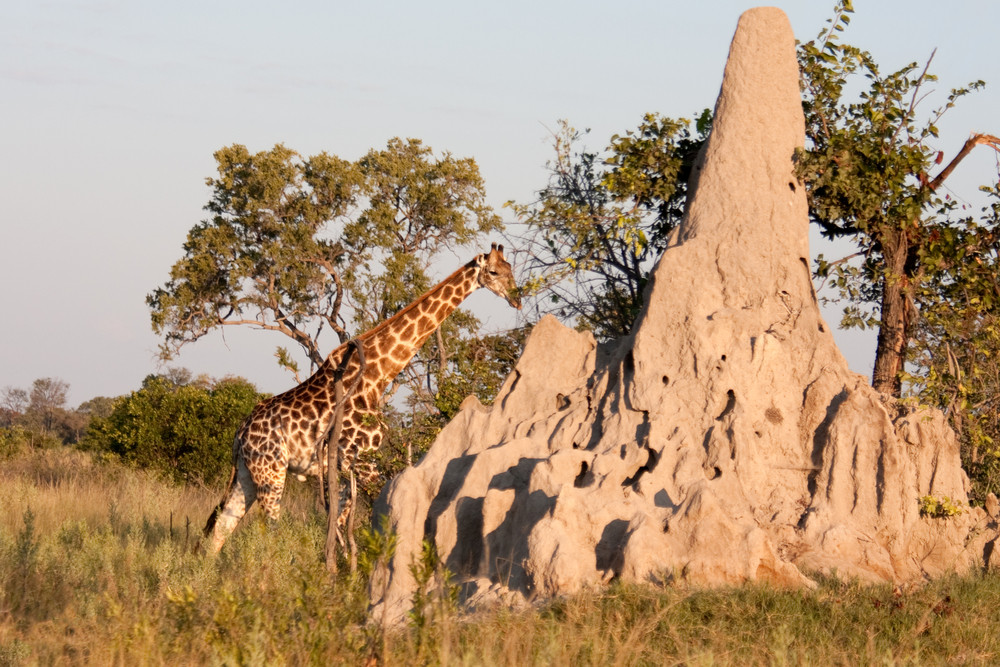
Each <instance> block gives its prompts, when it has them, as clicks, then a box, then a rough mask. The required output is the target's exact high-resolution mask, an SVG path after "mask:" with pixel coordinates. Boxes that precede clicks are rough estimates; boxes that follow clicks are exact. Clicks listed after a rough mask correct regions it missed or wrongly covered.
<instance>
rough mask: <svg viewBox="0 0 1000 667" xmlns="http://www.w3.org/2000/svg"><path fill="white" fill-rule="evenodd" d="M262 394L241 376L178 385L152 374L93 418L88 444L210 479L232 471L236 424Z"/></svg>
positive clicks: (186, 477) (183, 475) (172, 472)
mask: <svg viewBox="0 0 1000 667" xmlns="http://www.w3.org/2000/svg"><path fill="white" fill-rule="evenodd" d="M261 398H262V395H261V394H259V393H258V392H257V389H256V388H255V387H254V386H253V384H251V383H250V382H248V381H247V380H244V379H242V378H226V379H223V380H219V381H217V382H214V383H211V382H208V383H205V382H202V383H195V384H183V385H178V384H176V383H174V382H172V381H171V380H170V379H169V378H166V377H163V376H150V377H148V378H146V380H145V381H144V382H143V386H142V388H141V389H139V390H138V391H134V392H132V393H131V394H129V395H128V396H123V397H121V398H119V399H118V400H117V401H116V402H115V404H114V408H113V409H112V411H111V414H110V416H108V417H97V418H95V419H94V420H93V421H92V422H91V424H90V428H89V429H88V432H87V435H86V437H85V438H84V442H83V447H84V448H86V449H91V450H96V451H106V452H111V453H113V454H116V455H118V456H120V457H121V458H122V459H123V460H124V461H126V462H128V463H130V464H132V465H135V466H138V467H141V468H148V469H153V470H158V471H160V472H163V473H166V474H167V475H168V476H169V477H171V478H172V479H174V480H175V481H178V482H180V481H199V482H206V483H210V482H213V481H216V480H218V479H219V478H221V477H223V476H224V475H226V474H228V471H229V467H230V465H231V463H232V442H233V436H234V435H235V433H236V429H237V428H238V427H239V425H240V423H241V422H242V421H243V420H244V419H245V418H246V416H247V415H248V414H250V411H251V410H252V409H253V407H254V405H256V404H257V402H258V401H259V400H260V399H261Z"/></svg>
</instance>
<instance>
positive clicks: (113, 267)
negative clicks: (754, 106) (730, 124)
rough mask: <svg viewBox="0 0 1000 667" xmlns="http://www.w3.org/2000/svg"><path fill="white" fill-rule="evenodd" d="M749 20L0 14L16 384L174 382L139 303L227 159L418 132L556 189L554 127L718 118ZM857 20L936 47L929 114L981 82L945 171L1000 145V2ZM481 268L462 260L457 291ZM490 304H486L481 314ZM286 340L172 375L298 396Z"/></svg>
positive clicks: (663, 2) (804, 7) (674, 15)
mask: <svg viewBox="0 0 1000 667" xmlns="http://www.w3.org/2000/svg"><path fill="white" fill-rule="evenodd" d="M751 6H754V3H752V2H741V1H736V0H719V1H706V2H694V1H689V2H669V1H667V0H647V1H637V0H619V1H618V2H613V3H612V2H607V1H603V2H590V1H580V0H577V1H574V2H566V1H561V2H548V1H546V0H531V1H530V2H522V1H520V0H513V1H512V0H508V1H507V2H503V3H475V2H468V0H466V1H464V2H452V1H448V2H432V1H428V2H412V1H411V2H396V1H391V2H386V1H383V2H378V1H374V2H351V3H346V2H338V1H328V2H288V3H276V2H258V1H256V0H251V1H248V0H241V1H240V2H235V1H213V2H204V1H202V0H199V1H198V2H190V1H187V0H181V1H176V2H156V3H153V2H145V1H142V2H140V1H136V0H132V1H124V0H95V1H88V0H72V1H70V0H53V1H45V0H39V1H37V2H4V3H2V4H0V158H2V159H0V284H2V286H3V290H2V297H0V388H2V387H4V386H7V385H13V386H17V387H24V388H28V387H30V385H31V382H32V381H33V380H34V379H36V378H39V377H58V378H61V379H63V380H65V381H67V382H68V383H69V384H70V396H69V400H70V403H71V404H72V405H73V406H75V405H77V404H79V403H80V402H82V401H85V400H87V399H89V398H92V397H94V396H98V395H105V396H115V395H119V394H122V393H126V392H128V391H131V390H133V389H136V388H137V387H138V386H139V384H140V382H141V381H142V379H143V378H144V377H145V376H146V375H147V374H149V373H152V372H156V371H157V370H158V367H157V362H156V359H155V353H156V348H157V344H158V342H159V341H158V339H157V338H156V337H155V336H154V335H153V333H152V331H151V329H150V325H149V312H148V309H147V307H146V304H145V296H146V294H148V293H149V292H150V291H152V290H153V289H154V288H156V287H157V286H159V285H161V284H162V283H163V282H164V281H165V280H166V279H167V277H168V272H169V270H170V267H171V265H172V264H173V263H174V262H175V261H176V260H177V259H178V258H179V257H180V256H181V253H182V249H181V244H182V243H183V241H184V239H185V236H186V234H187V231H188V230H189V229H190V228H191V227H192V226H193V225H194V224H196V223H197V222H198V221H199V220H201V219H202V218H203V217H204V212H203V211H202V207H203V206H204V205H205V203H206V202H207V201H208V197H209V190H208V188H207V187H206V186H205V178H206V177H208V176H211V175H213V173H214V161H213V158H212V153H213V152H214V151H216V150H218V149H219V148H221V147H223V146H226V145H229V144H232V143H241V144H245V145H246V146H247V147H248V148H250V149H251V150H253V151H257V150H263V149H267V148H270V147H271V146H273V145H274V144H275V143H278V142H281V143H284V144H285V145H286V146H288V147H289V148H292V149H294V150H297V151H299V152H300V153H302V154H305V155H310V154H314V153H317V152H319V151H327V152H329V153H333V154H336V155H339V156H340V157H343V158H345V159H351V160H354V159H357V158H358V157H360V156H361V155H362V154H364V153H365V152H366V151H367V150H368V149H369V148H373V147H379V148H380V147H384V146H385V142H386V141H387V140H388V139H389V138H391V137H396V136H399V137H416V138H420V139H422V140H423V141H424V142H425V143H426V144H427V145H429V146H431V147H432V148H433V149H434V150H435V151H438V152H441V151H449V152H451V153H452V154H453V155H455V156H458V157H467V156H471V157H474V158H475V159H476V160H477V162H478V164H479V166H480V169H481V171H482V173H483V175H484V177H485V180H486V187H487V192H488V195H489V199H490V202H491V203H492V204H493V205H494V207H496V208H497V209H498V210H499V209H500V206H501V204H502V203H503V202H504V201H507V200H509V199H516V200H518V201H526V200H528V199H530V198H531V196H532V193H533V192H534V191H535V190H537V189H538V188H539V187H541V186H542V185H543V184H544V178H545V174H544V163H545V161H546V159H548V158H549V157H550V148H549V146H548V143H547V141H548V137H549V129H550V128H554V127H555V126H556V122H557V120H558V119H560V118H565V119H567V120H569V121H570V122H571V123H572V124H573V125H574V126H576V127H578V128H584V127H589V128H592V134H591V137H592V139H591V140H590V142H589V143H590V145H591V147H593V148H601V147H603V146H604V145H606V143H607V140H608V138H609V137H610V136H611V135H612V134H614V133H616V132H619V133H620V132H623V131H625V130H628V129H630V128H634V127H635V126H636V125H637V124H638V123H639V122H640V120H641V118H642V114H643V113H645V112H649V111H656V112H660V113H663V114H665V115H668V116H688V117H690V116H691V114H693V113H695V112H696V111H698V110H700V109H702V108H704V107H708V106H712V105H714V103H715V97H716V95H717V94H718V89H719V84H720V82H721V78H722V70H723V66H724V64H725V58H726V54H727V51H728V47H729V41H730V39H731V38H732V34H733V30H734V29H735V26H736V21H737V19H738V17H739V15H740V13H741V12H742V11H743V10H745V9H747V8H749V7H751ZM832 8H833V0H830V1H829V2H821V1H818V0H808V1H805V0H798V1H797V2H787V3H785V6H784V7H783V9H785V11H786V12H787V13H788V15H789V18H790V20H791V22H792V26H793V29H794V30H795V33H796V36H797V37H798V38H799V39H802V40H808V39H811V38H813V37H814V36H816V34H817V33H818V32H819V31H820V29H821V28H822V27H823V22H824V20H825V19H827V18H829V17H830V15H831V14H832ZM855 9H856V10H857V13H856V14H855V15H854V18H853V22H852V25H851V28H850V30H849V31H848V32H847V33H846V35H845V40H846V41H848V42H850V43H853V44H855V45H857V46H860V47H862V48H866V49H868V50H870V51H872V52H873V54H874V55H875V56H876V60H877V61H878V62H879V63H880V64H881V65H882V67H883V69H885V70H887V71H888V70H890V69H895V68H897V67H900V66H902V65H904V64H906V63H907V62H910V61H913V60H920V61H924V60H926V58H927V57H928V56H929V55H930V53H931V51H932V49H934V48H935V47H937V49H938V51H937V55H936V56H935V60H934V65H933V67H932V69H933V71H935V72H936V73H937V74H938V75H939V77H940V82H939V83H938V84H937V85H936V86H935V88H934V89H935V91H936V93H935V95H934V96H932V98H931V99H930V100H929V101H927V102H925V104H927V105H928V108H932V107H935V106H938V105H939V103H940V101H941V100H942V99H943V97H944V95H945V94H946V93H947V91H948V90H949V89H950V88H952V87H956V86H960V85H964V84H965V83H967V82H969V81H970V80H973V79H979V78H982V79H985V80H986V81H987V84H988V87H987V89H986V91H985V92H982V93H978V94H976V95H974V96H973V97H971V98H967V99H966V100H965V101H964V103H962V104H961V106H960V107H959V108H957V109H955V110H953V112H951V113H950V114H949V115H948V116H947V117H946V119H945V122H943V123H942V124H941V130H942V137H941V142H940V143H941V145H940V148H941V149H942V150H944V151H945V154H946V155H948V156H950V155H953V154H954V152H955V151H956V150H957V149H958V148H959V147H960V145H961V143H962V141H964V139H965V138H966V136H967V135H968V133H969V132H970V131H983V132H991V133H994V134H1000V115H998V114H997V110H998V109H1000V76H997V75H998V71H997V70H998V64H997V62H998V61H997V54H996V47H995V43H996V37H995V33H996V28H997V26H998V25H1000V3H995V2H986V1H982V2H971V1H965V2H962V1H958V2H953V3H950V5H949V6H947V7H945V5H944V3H940V2H926V1H923V0H919V1H909V2H888V1H880V2H872V1H870V0H868V1H866V0H856V2H855ZM978 150H980V151H981V153H978V154H975V155H974V156H973V158H972V159H970V160H967V162H966V163H965V164H964V165H963V167H962V168H961V169H960V170H959V171H958V172H957V173H956V174H955V176H954V177H953V178H952V180H951V181H950V185H951V188H952V193H953V194H954V195H956V196H959V197H970V198H971V197H972V196H974V195H973V194H972V193H974V192H975V186H976V185H977V184H978V183H980V182H987V181H989V180H990V179H992V178H995V177H996V171H997V167H996V160H995V157H994V156H993V155H990V154H988V151H987V150H985V149H978ZM501 213H502V214H503V215H504V216H505V219H507V220H508V221H510V214H509V212H507V211H506V210H504V211H502V212H501ZM814 251H815V248H814ZM466 259H467V258H465V257H461V258H459V257H456V258H455V259H454V262H450V260H449V265H448V266H443V267H442V268H441V271H440V275H441V276H444V275H446V274H447V273H449V272H450V270H451V269H452V268H454V267H453V266H451V265H450V264H451V263H453V264H454V265H456V266H457V264H458V263H459V262H460V261H464V260H466ZM480 297H482V299H486V300H488V298H489V295H476V296H474V297H473V300H474V305H476V304H477V303H478V302H477V301H476V300H477V299H480ZM482 303H487V302H486V301H483V302H482ZM482 303H480V304H479V305H478V306H477V307H478V308H480V309H485V311H484V312H486V313H487V315H486V317H487V318H488V317H490V315H489V313H490V312H492V311H490V309H489V307H488V306H483V305H482ZM496 317H497V318H500V317H506V316H505V315H503V316H501V315H500V314H499V311H498V314H497V316H496ZM828 319H830V320H831V324H834V325H835V324H836V323H837V319H838V318H837V316H836V315H835V314H833V315H832V316H830V315H828ZM497 321H500V320H499V319H498V320H497ZM838 341H839V342H840V344H841V347H842V349H843V350H844V352H845V355H846V356H847V357H848V360H849V361H850V363H851V365H852V368H854V370H856V371H858V372H862V373H868V372H870V368H869V366H870V364H871V357H872V355H873V345H874V343H873V339H872V337H871V335H870V334H869V335H867V336H865V335H860V336H859V335H857V334H854V335H844V334H841V335H838ZM278 344H284V345H287V344H288V343H287V342H285V341H284V340H283V339H281V338H280V337H274V335H273V334H267V333H264V332H241V331H237V330H236V329H235V328H229V329H228V330H227V332H226V333H225V335H224V336H223V335H213V336H211V337H209V338H206V339H203V340H202V341H199V342H198V343H196V344H194V345H193V346H189V347H188V348H187V349H186V351H185V352H184V353H182V354H181V356H180V357H179V358H178V359H177V361H176V365H179V366H185V367H187V368H189V369H191V370H192V371H193V372H195V373H208V374H210V375H213V376H223V375H227V374H233V375H242V376H244V377H247V378H249V379H251V380H252V381H254V382H255V383H257V385H258V387H259V388H261V389H263V390H267V391H281V390H283V389H285V388H287V387H288V386H289V385H290V384H291V383H292V379H291V377H290V376H289V375H288V374H287V373H285V372H283V371H281V370H280V369H278V367H277V365H276V363H275V361H274V358H273V356H272V355H273V351H274V348H275V346H276V345H278Z"/></svg>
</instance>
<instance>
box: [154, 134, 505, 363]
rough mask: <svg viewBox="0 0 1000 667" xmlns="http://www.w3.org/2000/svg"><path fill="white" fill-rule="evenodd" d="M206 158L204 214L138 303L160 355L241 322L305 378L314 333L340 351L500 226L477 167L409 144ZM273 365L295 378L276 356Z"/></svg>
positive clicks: (315, 345) (236, 148)
mask: <svg viewBox="0 0 1000 667" xmlns="http://www.w3.org/2000/svg"><path fill="white" fill-rule="evenodd" d="M215 159H216V162H217V164H218V177H217V178H209V179H208V180H207V183H208V185H209V186H210V187H211V188H212V198H211V200H210V201H209V203H208V205H207V206H206V207H205V208H206V211H208V213H209V214H210V215H209V217H208V218H207V219H206V220H204V221H202V222H201V223H200V224H198V225H195V226H194V227H193V228H192V229H191V231H190V232H189V233H188V239H187V241H186V243H185V244H184V256H183V257H182V258H181V259H180V260H179V261H178V262H177V263H175V264H174V266H173V268H172V269H171V274H170V280H169V281H167V283H166V284H165V285H164V286H163V287H160V288H158V289H156V290H154V291H153V292H152V293H151V294H150V295H149V296H148V297H147V303H148V305H149V306H150V309H151V314H152V324H153V330H154V331H155V332H156V333H157V334H160V335H163V337H164V343H163V345H162V347H161V353H162V356H163V357H164V358H170V357H171V356H172V355H173V354H175V353H176V352H177V351H178V350H179V349H180V348H181V347H182V346H183V345H185V344H188V343H191V342H193V341H195V340H198V339H199V338H201V337H202V336H204V335H205V334H207V333H208V332H210V331H212V330H214V329H216V328H219V327H222V326H249V327H254V328H259V329H265V330H270V331H275V332H278V333H280V334H282V335H284V336H286V337H288V338H289V339H291V340H292V341H294V342H295V344H296V345H297V346H298V347H299V348H300V349H301V350H302V351H303V352H305V354H306V356H307V358H308V359H309V362H310V365H311V366H312V367H313V368H315V367H316V366H318V365H319V364H320V363H321V362H322V360H323V358H324V357H325V351H324V350H323V349H322V348H321V347H320V338H321V335H322V333H323V332H324V331H326V330H332V331H333V332H334V333H335V334H336V336H337V338H338V340H337V342H338V343H339V342H343V341H345V340H347V338H349V337H350V336H351V332H352V331H354V332H355V333H360V332H361V331H363V330H365V329H367V328H368V327H369V326H371V325H372V324H373V323H376V322H379V321H381V320H382V319H385V317H386V316H388V315H390V314H392V313H394V312H395V311H396V310H398V308H399V307H400V306H402V305H405V304H407V303H409V302H410V301H411V300H412V299H413V298H414V297H415V296H416V295H418V294H420V293H421V291H423V289H425V288H426V287H428V286H429V282H430V281H429V278H428V275H427V271H428V268H429V266H430V265H431V262H432V261H434V260H435V259H436V258H437V256H438V253H439V252H440V251H441V250H443V249H445V248H455V247H458V246H462V245H464V244H467V243H470V242H472V241H474V240H476V238H477V237H478V236H479V235H480V234H482V233H485V232H490V231H494V230H498V229H500V228H501V223H500V220H499V218H498V217H497V216H496V215H495V214H494V213H493V212H492V211H491V210H490V209H489V207H488V206H486V205H485V203H484V200H485V194H484V191H483V183H482V179H481V177H480V175H479V170H478V167H477V165H476V163H475V162H474V161H473V160H471V159H468V158H466V159H456V158H453V157H452V156H451V155H449V154H445V155H443V156H441V157H435V156H434V155H433V153H432V151H431V149H430V148H428V147H426V146H424V145H423V144H422V143H421V142H420V141H419V140H416V139H410V140H407V141H403V140H401V139H392V140H390V141H389V143H388V144H387V146H386V148H385V149H384V150H380V151H379V150H372V151H370V152H369V153H368V154H367V155H365V156H364V157H363V158H361V159H360V160H358V161H357V162H349V161H347V160H344V159H341V158H339V157H336V156H332V155H329V154H327V153H319V154H318V155H314V156H312V157H308V158H303V157H302V156H300V155H299V154H298V153H296V152H295V151H292V150H290V149H288V148H286V147H284V146H282V145H280V144H279V145H276V146H275V147H274V148H273V149H271V150H269V151H261V152H259V153H250V152H249V151H248V150H247V149H246V147H244V146H241V145H238V144H235V145H233V146H229V147H226V148H223V149H221V150H219V151H217V152H216V153H215ZM347 304H350V305H351V306H352V307H353V311H349V310H348V309H347V307H346V306H347ZM355 326H357V327H359V328H357V329H355ZM327 347H332V346H331V345H328V346H327ZM276 356H277V359H278V363H279V364H280V365H281V366H283V367H285V368H288V369H289V370H291V371H292V372H295V373H297V372H298V364H297V362H296V361H295V360H294V359H293V358H292V356H291V354H290V353H289V352H288V350H286V349H284V348H280V347H279V348H278V352H277V354H276Z"/></svg>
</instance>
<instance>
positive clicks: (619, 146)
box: [508, 109, 711, 339]
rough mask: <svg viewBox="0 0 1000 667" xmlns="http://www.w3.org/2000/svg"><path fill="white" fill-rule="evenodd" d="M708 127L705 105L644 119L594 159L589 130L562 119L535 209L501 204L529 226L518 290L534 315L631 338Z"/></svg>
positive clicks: (522, 239)
mask: <svg viewBox="0 0 1000 667" xmlns="http://www.w3.org/2000/svg"><path fill="white" fill-rule="evenodd" d="M710 127H711V115H710V112H709V111H708V110H707V109H706V110H705V111H704V112H702V114H701V115H700V116H699V118H698V120H697V121H696V122H695V123H692V122H691V121H688V120H685V119H678V120H675V119H672V118H667V117H663V116H660V115H658V114H646V115H645V116H644V117H643V120H642V122H641V123H640V125H639V126H638V128H636V129H635V130H632V131H629V132H626V133H625V134H624V135H621V136H619V135H615V136H613V137H612V138H611V142H610V145H609V146H608V148H607V150H606V151H605V153H604V154H600V153H596V152H591V151H589V150H587V149H586V148H581V147H580V143H581V140H582V138H583V136H584V135H585V134H586V132H583V133H581V132H578V131H576V130H574V129H573V128H572V127H570V125H569V124H568V123H566V122H565V121H562V122H560V126H559V130H558V131H557V132H556V133H555V134H554V136H553V148H554V150H555V158H554V159H553V160H552V161H551V162H549V163H548V165H547V166H548V169H549V182H548V184H547V185H546V186H545V187H544V188H543V189H542V190H541V191H539V193H538V198H537V199H536V200H535V201H534V202H532V203H529V204H517V203H514V202H508V205H509V206H510V207H511V208H512V209H513V210H514V212H515V214H516V215H517V216H518V219H519V220H520V221H521V222H522V223H524V224H525V225H526V227H527V233H525V234H524V235H522V236H521V237H520V238H519V242H520V244H521V245H522V246H524V250H525V252H526V254H527V255H528V257H529V259H528V261H527V266H526V271H527V272H528V273H529V274H530V275H531V278H530V279H529V281H528V282H527V283H526V285H525V288H526V290H527V291H528V292H529V294H534V295H535V296H536V297H537V298H536V304H537V305H536V307H537V308H538V309H539V310H541V311H547V312H555V313H556V314H559V315H561V316H563V317H569V318H572V319H574V320H575V321H576V323H577V325H578V326H581V327H584V328H587V329H591V330H593V331H594V333H595V335H597V336H598V337H599V338H605V339H606V338H613V337H615V336H620V335H622V334H624V333H627V332H628V330H629V329H630V328H631V326H632V323H633V322H634V321H635V318H636V315H638V312H639V309H640V308H641V307H642V292H643V289H644V287H645V284H646V280H647V278H648V275H649V272H650V270H651V269H652V265H653V262H654V261H655V260H656V258H657V257H659V255H660V254H661V253H662V251H663V249H664V248H665V247H666V241H667V236H668V234H669V233H670V231H671V230H672V229H673V228H674V227H675V226H676V225H677V223H678V222H679V221H680V218H681V215H682V214H683V209H684V202H685V200H686V195H687V181H688V177H689V176H690V173H691V166H692V164H693V162H694V159H695V157H696V156H697V153H698V150H699V149H700V147H701V145H702V144H703V143H704V141H705V139H706V137H707V135H708V132H709V129H710Z"/></svg>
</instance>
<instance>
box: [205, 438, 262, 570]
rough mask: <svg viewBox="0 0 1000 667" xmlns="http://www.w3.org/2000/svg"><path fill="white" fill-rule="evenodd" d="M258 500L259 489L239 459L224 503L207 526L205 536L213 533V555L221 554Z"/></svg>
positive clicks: (211, 549) (211, 544)
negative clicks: (227, 540)
mask: <svg viewBox="0 0 1000 667" xmlns="http://www.w3.org/2000/svg"><path fill="white" fill-rule="evenodd" d="M256 499H257V489H256V486H255V485H254V483H253V479H252V477H251V475H250V471H249V470H248V469H247V466H246V464H245V463H244V462H243V458H242V457H238V458H237V461H236V469H235V471H234V473H233V478H232V481H231V482H230V483H229V488H228V489H227V490H226V495H225V496H223V498H222V502H220V503H219V506H218V508H217V509H216V510H215V512H214V513H213V514H212V516H211V517H210V518H209V520H208V525H206V526H205V534H206V535H205V536H206V537H207V536H208V533H209V532H211V533H212V539H211V542H210V543H209V551H210V552H211V553H213V554H214V553H219V550H221V549H222V545H223V544H224V543H225V541H226V538H227V537H229V535H230V534H231V533H232V532H233V531H234V530H235V529H236V525H237V524H238V523H239V522H240V519H242V518H243V515H244V514H246V513H247V510H248V509H249V508H250V506H251V505H252V504H253V502H254V500H256Z"/></svg>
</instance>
